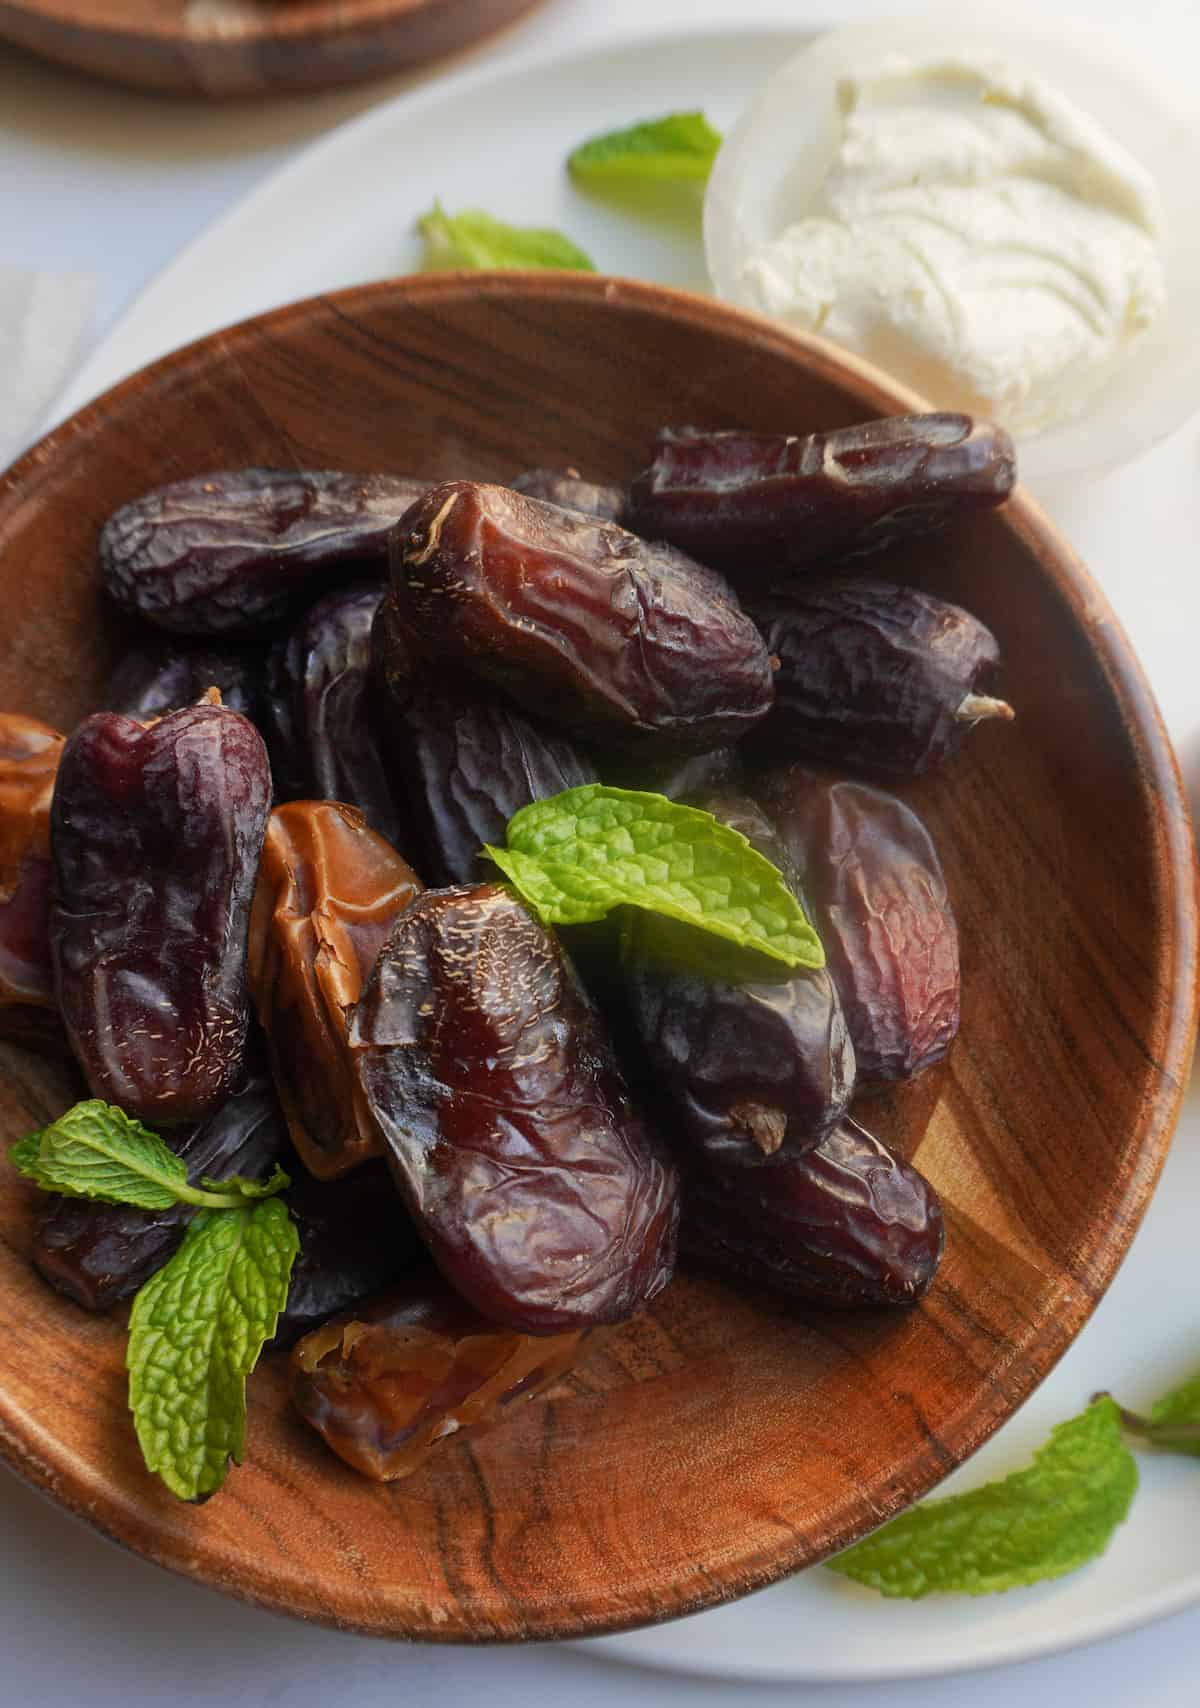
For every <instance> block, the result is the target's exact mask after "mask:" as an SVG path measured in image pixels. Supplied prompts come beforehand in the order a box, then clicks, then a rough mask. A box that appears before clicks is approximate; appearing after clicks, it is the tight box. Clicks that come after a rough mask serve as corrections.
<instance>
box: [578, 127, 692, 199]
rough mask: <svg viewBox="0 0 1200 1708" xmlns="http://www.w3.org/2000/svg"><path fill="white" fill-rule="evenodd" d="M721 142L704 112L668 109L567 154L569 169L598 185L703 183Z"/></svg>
mask: <svg viewBox="0 0 1200 1708" xmlns="http://www.w3.org/2000/svg"><path fill="white" fill-rule="evenodd" d="M720 146H721V133H720V132H719V131H715V130H714V129H713V128H712V126H711V125H710V124H709V122H708V120H707V119H706V118H705V116H704V114H703V113H668V114H667V115H666V116H665V117H664V118H661V119H648V120H646V121H645V122H644V123H642V124H636V125H629V126H628V127H627V128H626V129H624V130H612V131H607V132H606V133H605V134H604V135H603V136H594V137H592V138H591V139H590V141H588V142H584V143H581V144H580V145H579V147H578V148H576V149H573V150H572V151H571V153H570V154H569V155H568V156H567V171H568V172H569V173H570V174H571V177H572V178H573V179H574V180H575V182H576V183H577V184H579V185H582V186H583V187H584V188H585V189H592V190H605V189H619V188H621V187H623V186H625V185H628V184H630V183H633V182H637V183H645V182H647V181H649V180H658V181H662V180H664V179H670V180H675V181H683V182H686V183H693V184H703V183H704V182H705V180H706V179H707V177H708V174H709V172H710V171H711V170H712V163H713V161H714V160H715V159H716V155H717V150H718V149H719V148H720Z"/></svg>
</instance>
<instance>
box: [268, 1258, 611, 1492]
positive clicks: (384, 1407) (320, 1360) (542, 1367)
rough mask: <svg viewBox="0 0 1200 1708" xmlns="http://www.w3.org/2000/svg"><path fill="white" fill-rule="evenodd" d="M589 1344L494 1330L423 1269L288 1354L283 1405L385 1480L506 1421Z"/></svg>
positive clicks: (350, 1460) (351, 1461)
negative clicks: (287, 1395)
mask: <svg viewBox="0 0 1200 1708" xmlns="http://www.w3.org/2000/svg"><path fill="white" fill-rule="evenodd" d="M593 1344H595V1337H594V1336H593V1335H592V1332H591V1331H590V1330H588V1329H574V1330H570V1331H568V1332H567V1333H564V1334H556V1335H548V1336H547V1335H541V1336H537V1337H536V1338H535V1337H533V1336H530V1335H523V1334H514V1333H513V1331H512V1330H511V1329H505V1328H498V1327H497V1326H496V1325H495V1323H491V1322H488V1321H487V1320H486V1318H484V1317H481V1316H479V1315H478V1314H477V1313H476V1312H475V1311H473V1310H472V1309H471V1307H470V1305H468V1304H465V1303H464V1301H463V1300H462V1299H459V1298H456V1297H455V1295H454V1294H453V1293H452V1292H451V1291H450V1289H449V1288H448V1287H447V1286H446V1284H445V1282H444V1281H443V1280H442V1279H441V1277H440V1276H439V1275H438V1274H437V1273H436V1271H433V1270H430V1269H429V1268H428V1266H426V1268H424V1269H423V1270H421V1271H420V1272H419V1273H416V1274H414V1275H413V1276H412V1277H411V1278H410V1279H409V1280H408V1281H407V1282H406V1283H405V1285H404V1286H403V1287H402V1288H399V1289H397V1290H396V1291H394V1292H392V1293H390V1294H389V1295H388V1296H387V1297H386V1298H382V1299H378V1300H376V1301H374V1302H373V1303H372V1304H370V1305H368V1306H366V1307H365V1308H364V1309H361V1310H357V1311H351V1312H348V1313H346V1314H345V1315H344V1316H341V1317H338V1318H337V1319H336V1320H335V1321H333V1322H329V1323H326V1325H325V1326H324V1328H319V1329H317V1330H316V1331H315V1332H314V1333H312V1334H310V1335H308V1336H307V1338H306V1339H304V1340H302V1341H301V1342H300V1344H299V1345H298V1346H297V1347H295V1349H294V1350H293V1352H292V1357H291V1363H290V1366H289V1377H290V1385H291V1392H292V1401H293V1403H294V1405H295V1407H296V1410H297V1411H298V1412H299V1413H300V1415H301V1417H302V1418H304V1420H305V1422H307V1423H310V1424H311V1425H312V1426H313V1428H314V1429H315V1430H317V1431H318V1432H319V1433H320V1434H321V1435H322V1436H323V1437H324V1438H325V1441H326V1443H327V1445H328V1446H330V1447H331V1448H332V1449H333V1451H334V1452H335V1453H336V1454H337V1455H338V1457H339V1458H341V1459H344V1460H345V1461H346V1463H347V1464H348V1465H351V1466H353V1468H354V1469H355V1470H356V1471H361V1472H362V1474H363V1475H364V1476H366V1477H371V1478H373V1479H374V1480H375V1481H376V1482H381V1483H391V1482H396V1481H398V1480H399V1479H400V1478H401V1477H408V1476H411V1475H412V1473H413V1472H414V1471H415V1470H417V1469H418V1468H419V1467H420V1466H421V1465H422V1464H424V1462H425V1460H426V1459H427V1458H428V1457H429V1455H430V1453H431V1452H433V1450H434V1449H435V1448H436V1447H437V1444H438V1442H439V1441H444V1440H446V1439H447V1438H448V1437H450V1436H454V1437H457V1438H462V1437H470V1436H473V1435H480V1434H482V1433H483V1431H484V1430H486V1429H490V1428H491V1427H492V1426H493V1425H494V1424H497V1423H500V1422H502V1421H503V1419H504V1418H506V1417H510V1416H511V1415H512V1409H513V1406H514V1404H515V1403H516V1402H518V1401H525V1400H532V1399H536V1397H537V1396H538V1395H539V1394H540V1393H542V1392H544V1390H545V1389H546V1388H547V1387H549V1386H550V1384H551V1383H552V1382H554V1381H556V1380H557V1379H558V1378H559V1377H560V1376H563V1375H565V1374H566V1373H567V1371H568V1370H570V1369H571V1367H572V1366H573V1365H574V1364H576V1363H577V1362H578V1361H579V1359H580V1357H581V1356H582V1354H583V1352H584V1351H585V1350H590V1348H591V1346H592V1345H593Z"/></svg>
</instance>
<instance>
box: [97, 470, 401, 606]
mask: <svg viewBox="0 0 1200 1708" xmlns="http://www.w3.org/2000/svg"><path fill="white" fill-rule="evenodd" d="M427 488H428V482H427V481H422V480H409V479H405V478H403V477H400V476H397V475H390V474H368V475H362V474H342V473H340V472H336V471H333V470H330V469H319V470H315V471H305V470H300V469H241V470H239V471H237V472H228V473H223V474H205V475H195V476H193V477H192V478H191V479H189V480H178V481H174V482H173V483H172V484H171V485H170V486H160V487H157V488H156V489H155V490H154V491H153V492H147V493H144V494H143V495H142V497H141V498H135V499H134V500H133V501H132V502H131V503H129V504H126V505H124V506H123V507H122V508H121V509H120V510H118V511H116V512H115V514H114V515H112V516H110V517H109V519H108V521H107V522H106V523H105V524H104V528H103V530H102V531H101V534H100V574H101V577H102V579H103V582H104V586H105V588H106V589H107V591H108V592H109V594H110V595H111V596H112V598H113V599H115V600H116V602H117V604H118V605H121V606H123V607H124V608H125V609H126V610H127V611H135V612H137V614H138V615H139V616H142V617H145V618H147V619H148V620H149V621H150V622H152V623H155V624H157V625H158V627H159V628H163V629H170V630H171V631H172V632H173V633H175V634H181V635H218V634H232V633H235V632H237V631H239V630H241V631H244V630H249V629H254V628H261V627H262V626H263V625H264V624H265V623H269V622H271V621H273V620H274V619H275V618H276V617H278V616H280V615H281V614H282V613H283V612H284V611H285V610H286V609H287V607H288V605H289V604H291V603H292V602H293V601H294V600H296V599H297V598H299V597H302V596H303V595H305V594H308V595H309V597H311V596H312V592H313V590H314V589H319V588H320V587H321V586H323V585H327V584H328V583H329V581H330V580H331V579H334V578H335V577H338V576H340V575H344V574H345V573H347V572H350V573H352V574H354V575H357V576H360V577H361V575H362V574H363V573H364V572H365V570H366V569H367V567H368V566H370V565H377V566H378V568H379V572H380V574H381V575H382V573H383V569H384V566H385V564H386V561H387V536H388V532H389V530H390V529H391V528H392V526H393V525H394V524H395V523H396V522H397V521H398V520H399V518H400V517H401V516H403V514H404V512H405V511H406V510H407V509H408V507H409V505H410V504H412V503H413V501H414V500H415V499H417V498H419V497H420V495H421V494H422V492H424V491H426V490H427Z"/></svg>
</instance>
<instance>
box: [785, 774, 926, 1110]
mask: <svg viewBox="0 0 1200 1708" xmlns="http://www.w3.org/2000/svg"><path fill="white" fill-rule="evenodd" d="M759 792H760V796H761V798H762V800H763V803H764V805H765V806H766V808H767V810H768V812H770V813H771V815H772V817H773V819H774V822H775V823H776V825H777V826H778V828H779V834H780V836H781V838H782V840H783V843H784V846H785V848H786V849H787V852H788V854H789V856H790V858H791V860H792V862H793V863H794V865H795V866H796V868H797V869H798V870H799V872H800V873H801V876H802V882H803V886H804V894H805V898H806V900H807V901H808V904H809V906H810V908H811V909H812V915H813V923H814V924H815V925H816V927H817V931H818V933H819V934H820V938H821V942H822V943H823V944H824V947H825V957H826V962H827V964H828V967H829V971H830V973H831V974H832V976H833V982H834V984H835V985H836V986H837V990H838V995H839V996H840V997H841V999H842V1008H843V1009H844V1011H845V1015H846V1024H847V1025H848V1027H849V1028H850V1036H851V1037H852V1038H853V1040H854V1053H855V1058H856V1060H857V1062H858V1074H859V1080H860V1088H861V1086H866V1085H869V1084H871V1083H872V1082H878V1081H882V1080H896V1079H910V1078H911V1077H912V1076H913V1075H914V1074H917V1073H920V1072H921V1070H922V1069H923V1068H926V1067H928V1066H929V1065H930V1064H931V1063H932V1062H936V1061H940V1059H941V1058H942V1057H943V1056H944V1055H945V1054H946V1052H947V1051H948V1050H949V1048H950V1045H951V1044H952V1042H953V1041H954V1037H955V1034H956V1033H957V1031H958V1014H959V963H958V928H957V926H956V925H955V922H954V910H953V908H952V907H951V904H950V897H949V895H948V893H947V890H946V880H945V877H944V876H943V874H942V867H941V862H940V861H939V859H938V857H937V850H936V849H935V848H934V846H933V843H932V841H931V840H930V837H929V832H928V831H927V830H926V829H925V826H924V825H923V824H922V823H921V820H920V819H919V818H918V817H917V815H916V813H915V812H913V810H912V808H911V807H908V806H906V805H905V803H904V802H903V801H900V800H897V798H896V797H895V795H889V794H887V793H885V791H884V790H882V789H873V788H869V787H868V786H867V785H866V784H865V783H851V782H846V781H844V780H840V779H837V778H831V777H822V776H819V775H817V774H816V773H815V772H812V771H808V770H806V769H805V768H804V767H803V766H801V765H789V766H784V767H782V768H780V769H778V770H776V771H773V772H771V773H769V774H768V776H767V777H766V778H765V779H764V780H763V782H762V784H761V786H760V791H759Z"/></svg>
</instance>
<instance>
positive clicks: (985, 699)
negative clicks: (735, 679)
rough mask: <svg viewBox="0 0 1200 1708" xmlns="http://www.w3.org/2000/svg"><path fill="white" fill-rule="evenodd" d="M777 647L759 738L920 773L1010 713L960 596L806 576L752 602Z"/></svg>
mask: <svg viewBox="0 0 1200 1708" xmlns="http://www.w3.org/2000/svg"><path fill="white" fill-rule="evenodd" d="M754 616H755V620H756V621H757V622H758V625H759V627H760V628H761V630H762V633H763V637H764V639H765V640H766V643H767V645H768V647H769V648H770V650H771V653H772V655H773V656H774V657H776V658H778V660H779V669H778V671H777V673H776V676H775V705H774V707H773V709H772V711H771V715H770V717H769V718H768V719H767V721H766V723H765V724H764V725H763V727H762V730H761V732H759V735H758V738H757V739H758V741H759V742H760V743H761V746H762V747H763V748H766V749H769V750H771V751H772V752H776V753H780V752H782V753H787V752H792V753H796V754H804V755H806V756H808V757H810V758H813V759H819V760H824V761H826V762H827V763H828V764H831V765H837V766H846V767H848V768H849V769H851V770H863V771H867V772H879V773H883V774H885V775H895V776H907V777H915V776H919V775H920V774H921V773H922V772H924V771H928V770H930V769H931V768H932V767H934V766H937V765H940V764H942V762H943V761H944V760H946V759H948V758H949V757H950V756H951V754H953V753H954V752H955V751H956V750H957V749H958V747H959V745H960V743H961V742H962V740H963V737H964V736H965V735H966V733H967V731H968V730H970V729H972V728H973V727H974V726H975V725H976V724H977V723H979V722H980V721H981V720H983V719H988V718H1011V717H1012V715H1013V711H1012V707H1011V706H1009V705H1007V704H1006V703H1005V701H1003V700H997V699H995V698H994V697H993V696H992V692H991V690H992V688H993V686H994V684H995V679H996V675H997V672H998V670H999V665H1000V649H999V647H998V646H997V645H996V638H995V636H994V635H993V634H992V632H991V630H990V629H988V628H985V626H984V625H983V624H982V623H981V622H979V620H978V619H977V618H975V617H973V616H972V615H971V613H970V612H969V611H964V610H963V609H962V608H961V606H958V605H949V604H947V603H946V601H945V600H944V599H935V598H934V597H933V595H932V594H930V593H921V592H919V591H918V590H917V589H916V588H915V587H897V586H895V585H894V584H893V583H892V582H890V581H869V580H867V579H866V577H862V576H856V577H854V578H853V579H849V578H844V579H839V580H833V581H818V580H815V579H813V580H809V581H806V582H804V583H803V584H802V585H800V586H798V587H797V588H796V589H795V591H794V592H792V593H789V594H788V596H787V598H786V599H779V600H767V601H764V602H763V603H761V604H758V605H756V606H755V607H754Z"/></svg>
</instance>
